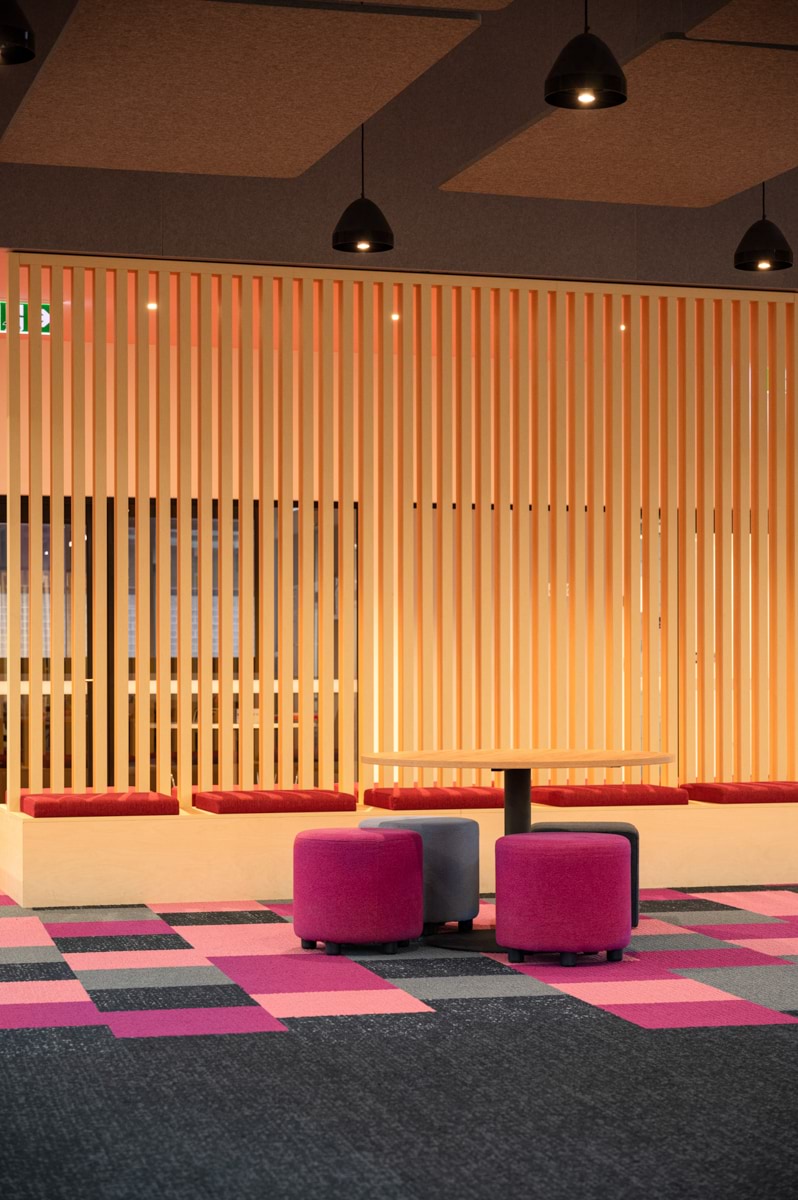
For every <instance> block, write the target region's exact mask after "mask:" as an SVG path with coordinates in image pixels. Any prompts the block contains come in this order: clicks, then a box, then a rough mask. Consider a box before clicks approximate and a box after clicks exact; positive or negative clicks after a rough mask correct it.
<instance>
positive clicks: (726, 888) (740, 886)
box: [670, 883, 798, 895]
mask: <svg viewBox="0 0 798 1200" xmlns="http://www.w3.org/2000/svg"><path fill="white" fill-rule="evenodd" d="M670 890H671V891H672V892H684V893H685V895H691V894H692V893H694V892H700V893H704V892H798V883H737V884H731V883H726V884H723V885H718V884H713V885H712V887H692V888H680V887H677V888H671V889H670Z"/></svg>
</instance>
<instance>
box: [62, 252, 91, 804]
mask: <svg viewBox="0 0 798 1200" xmlns="http://www.w3.org/2000/svg"><path fill="white" fill-rule="evenodd" d="M56 280H57V281H58V282H57V284H56ZM62 289H63V272H62V270H61V269H60V268H56V267H53V290H52V292H51V304H52V309H51V311H55V313H56V317H57V319H59V320H60V322H63V307H62V303H63V290H62ZM50 329H51V334H50V336H51V337H52V336H53V333H54V332H55V330H53V323H52V319H51V321H50ZM53 349H55V347H54V348H53ZM51 353H52V350H51ZM62 355H63V347H61V349H60V350H58V351H57V352H56V353H55V354H54V356H53V367H54V369H55V366H56V361H57V360H60V361H59V369H61V370H62V369H63V358H62ZM61 384H63V375H61ZM53 385H54V387H55V386H56V375H55V374H54V376H53ZM56 390H57V389H56ZM53 419H54V424H55V411H54V413H53ZM60 420H61V418H60V417H59V418H58V422H59V425H60ZM95 436H96V434H95ZM53 441H54V439H53ZM102 449H103V453H104V451H105V447H104V446H103V448H102ZM94 452H95V456H96V453H97V448H96V445H95V451H94ZM59 453H60V450H59ZM52 479H53V493H52V502H51V504H52V505H55V507H56V508H57V509H60V510H61V511H63V494H62V493H59V495H58V496H57V495H56V486H55V484H56V480H57V474H56V472H55V471H53V474H52ZM59 482H60V484H61V485H62V486H63V474H61V476H60V480H59ZM103 503H104V501H103ZM71 511H72V521H71V526H72V588H71V591H72V612H71V620H70V629H71V645H70V657H71V659H72V711H71V720H72V773H71V782H72V787H73V788H75V790H76V791H79V790H80V789H81V788H84V787H85V786H86V542H87V538H86V272H85V271H84V270H83V269H82V268H80V267H75V268H73V270H72V502H71ZM57 540H58V552H60V554H61V559H60V562H61V567H60V568H59V567H58V566H57V563H56V559H55V557H53V558H52V559H51V565H50V570H51V571H53V572H54V573H55V574H56V575H57V576H59V577H60V575H61V572H62V570H63V546H64V537H63V531H62V532H61V535H60V537H58V539H57ZM54 541H55V539H54V538H53V534H52V517H51V533H50V554H51V555H53V553H54V550H55V545H54ZM58 609H59V616H58V618H57V620H59V621H61V622H62V621H63V616H62V614H63V604H61V603H59V605H58ZM51 638H52V639H53V645H58V646H61V645H63V640H64V639H63V623H61V624H60V628H59V629H58V630H56V623H55V622H53V627H52V629H51ZM62 657H63V656H62V655H60V654H59V661H62ZM103 661H105V660H104V659H103ZM60 670H61V673H60V675H59V674H57V673H54V672H53V664H52V661H51V665H50V720H51V721H53V699H54V697H55V698H56V700H57V695H56V694H57V691H58V688H59V687H61V686H63V665H62V666H61V668H60ZM56 671H58V668H56ZM59 707H60V706H58V704H57V703H56V708H57V709H58V708H59ZM54 728H55V724H53V726H52V727H51V734H50V740H51V744H52V729H54ZM52 753H53V751H52V749H51V754H52ZM51 761H52V760H51ZM58 771H59V767H58V765H57V764H55V773H54V772H53V768H52V767H51V773H50V786H51V787H53V788H56V787H59V786H61V785H60V783H59V774H58Z"/></svg>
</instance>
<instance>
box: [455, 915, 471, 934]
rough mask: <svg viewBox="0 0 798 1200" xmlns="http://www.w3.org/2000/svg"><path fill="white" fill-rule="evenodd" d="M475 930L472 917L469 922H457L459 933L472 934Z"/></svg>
mask: <svg viewBox="0 0 798 1200" xmlns="http://www.w3.org/2000/svg"><path fill="white" fill-rule="evenodd" d="M473 928H474V921H473V918H471V917H469V919H468V920H467V921H458V922H457V932H458V933H470V932H471V930H472V929H473Z"/></svg>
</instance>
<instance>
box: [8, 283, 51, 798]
mask: <svg viewBox="0 0 798 1200" xmlns="http://www.w3.org/2000/svg"><path fill="white" fill-rule="evenodd" d="M28 279H29V284H28V313H29V316H30V320H29V322H28V355H29V367H28V370H29V374H28V480H29V483H28V681H29V683H28V686H29V694H28V786H29V787H30V788H31V789H32V790H33V791H40V790H41V788H42V785H43V782H44V698H43V694H42V692H43V689H42V678H43V670H42V667H43V658H44V636H43V635H44V603H43V600H44V596H43V588H44V571H43V563H44V512H43V496H42V474H43V472H42V468H43V463H42V444H43V442H42V437H43V432H44V424H43V421H44V413H43V408H44V398H43V395H42V329H41V321H40V320H39V318H38V314H39V313H40V312H41V307H42V274H41V267H40V266H39V264H38V263H35V262H34V263H32V264H31V265H30V266H29V267H28ZM10 320H11V321H13V320H14V311H13V310H12V311H11V314H10Z"/></svg>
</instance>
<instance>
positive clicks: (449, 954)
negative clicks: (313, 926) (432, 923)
mask: <svg viewBox="0 0 798 1200" xmlns="http://www.w3.org/2000/svg"><path fill="white" fill-rule="evenodd" d="M346 957H347V958H352V959H354V960H355V961H356V962H360V963H363V965H364V966H366V967H367V966H368V964H369V962H371V961H372V960H373V959H382V960H386V961H391V960H394V961H395V960H396V959H397V958H398V959H399V960H400V961H404V960H405V959H407V960H408V961H409V960H410V959H411V958H440V959H448V958H459V959H474V958H478V957H479V955H477V954H472V953H471V952H470V951H469V950H442V949H439V947H437V946H422V945H419V943H418V942H413V943H411V945H410V946H409V947H408V948H407V949H406V950H400V951H399V953H398V954H396V955H390V954H386V953H385V952H384V950H381V949H380V948H379V947H378V946H350V947H348V949H347V951H346Z"/></svg>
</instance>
